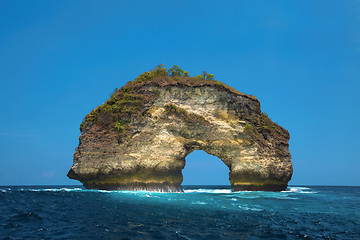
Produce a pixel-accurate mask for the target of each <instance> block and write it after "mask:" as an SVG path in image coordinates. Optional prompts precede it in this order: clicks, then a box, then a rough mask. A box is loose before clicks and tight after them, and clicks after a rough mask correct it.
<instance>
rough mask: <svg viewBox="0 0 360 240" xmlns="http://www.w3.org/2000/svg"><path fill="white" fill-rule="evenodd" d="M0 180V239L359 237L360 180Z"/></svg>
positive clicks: (207, 239) (208, 239)
mask: <svg viewBox="0 0 360 240" xmlns="http://www.w3.org/2000/svg"><path fill="white" fill-rule="evenodd" d="M184 189H185V192H184V193H157V192H135V191H101V190H85V189H84V188H83V187H81V186H16V187H14V186H9V187H0V213H1V214H0V239H206V240H210V239H360V187H330V186H290V187H288V189H287V190H286V191H283V192H234V193H232V192H231V191H230V187H229V186H184Z"/></svg>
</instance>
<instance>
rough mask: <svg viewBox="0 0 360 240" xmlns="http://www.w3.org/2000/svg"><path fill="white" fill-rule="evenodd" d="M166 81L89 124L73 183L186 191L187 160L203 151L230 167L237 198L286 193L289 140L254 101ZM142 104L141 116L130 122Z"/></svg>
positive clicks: (118, 96) (116, 98)
mask: <svg viewBox="0 0 360 240" xmlns="http://www.w3.org/2000/svg"><path fill="white" fill-rule="evenodd" d="M161 81H162V82H158V81H153V80H149V81H148V82H146V81H145V82H141V83H138V84H131V88H130V90H127V89H129V88H126V87H127V86H125V87H123V88H122V89H120V90H119V91H118V92H116V93H115V94H114V95H113V96H112V98H111V99H110V100H108V101H107V102H106V103H105V104H103V105H102V106H99V107H98V108H97V109H95V110H93V111H92V112H91V113H90V114H89V115H88V116H87V117H86V119H85V121H84V123H83V124H82V128H81V130H82V135H81V136H80V141H79V142H80V143H79V146H78V148H77V151H76V152H75V154H74V165H73V166H72V168H71V170H70V171H69V173H68V176H69V177H70V178H73V179H77V180H80V181H81V182H82V183H83V184H84V186H85V187H87V188H95V189H123V190H139V189H143V190H157V191H182V188H181V183H182V179H183V178H182V173H181V171H182V169H183V168H184V166H185V157H186V156H187V155H188V154H189V153H190V152H192V151H193V150H203V151H205V152H207V153H209V154H211V155H214V156H217V157H219V158H220V159H221V160H222V161H223V162H224V163H225V164H226V165H227V166H228V167H229V169H230V184H231V188H232V190H233V191H239V190H275V191H279V190H284V189H286V187H287V183H288V181H289V180H290V179H291V175H292V164H291V161H290V159H291V155H290V153H289V146H288V141H289V133H288V132H287V131H286V130H285V129H284V128H282V127H280V126H279V125H277V124H275V123H273V122H272V121H271V120H270V119H269V118H268V117H267V115H265V114H263V113H262V112H261V110H260V103H259V101H258V100H257V99H256V98H255V97H252V96H248V95H245V94H242V93H240V92H237V91H236V90H234V89H232V88H230V87H228V86H226V85H224V84H219V83H218V82H215V81H205V82H202V81H196V82H192V81H190V80H189V79H186V78H185V79H182V78H180V79H176V82H174V78H172V77H164V78H162V79H161ZM129 96H130V97H129ZM129 99H130V100H129ZM134 99H135V100H134ZM137 99H142V100H141V102H140V104H141V109H142V111H141V112H140V111H138V112H136V111H135V110H133V109H136V108H135V107H134V108H133V109H131V111H130V114H128V115H129V117H128V115H127V111H129V110H128V109H129V108H132V107H133V105H132V104H137V103H138V102H136V101H137ZM124 106H125V107H124ZM109 109H110V110H109ZM119 109H121V110H119ZM136 114H137V115H136ZM134 116H135V117H134ZM114 119H115V120H114ZM124 119H125V120H126V121H127V122H128V123H127V122H126V124H124V123H123V122H124V121H125V120H124ZM116 121H117V122H116ZM112 122H115V123H114V124H113V125H111V124H112ZM114 129H115V130H116V131H114Z"/></svg>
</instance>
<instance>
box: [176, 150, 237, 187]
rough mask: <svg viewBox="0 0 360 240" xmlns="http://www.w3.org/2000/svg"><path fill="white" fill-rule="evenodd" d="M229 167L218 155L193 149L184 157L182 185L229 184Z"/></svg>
mask: <svg viewBox="0 0 360 240" xmlns="http://www.w3.org/2000/svg"><path fill="white" fill-rule="evenodd" d="M229 172H230V169H229V167H228V166H226V165H225V163H224V162H223V161H222V160H221V159H220V158H218V157H216V156H213V155H211V154H208V153H206V152H205V151H203V150H195V151H193V152H191V153H190V154H188V155H187V156H186V158H185V167H184V169H183V170H182V175H183V182H182V185H183V186H184V185H229V186H230V181H229Z"/></svg>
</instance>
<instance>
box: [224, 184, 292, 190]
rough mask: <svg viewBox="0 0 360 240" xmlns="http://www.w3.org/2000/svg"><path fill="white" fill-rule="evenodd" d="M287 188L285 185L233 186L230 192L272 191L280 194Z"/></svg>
mask: <svg viewBox="0 0 360 240" xmlns="http://www.w3.org/2000/svg"><path fill="white" fill-rule="evenodd" d="M286 188H287V184H283V185H278V184H266V185H235V186H231V191H233V192H239V191H272V192H280V191H284V190H286Z"/></svg>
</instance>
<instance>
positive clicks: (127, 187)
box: [84, 183, 184, 192]
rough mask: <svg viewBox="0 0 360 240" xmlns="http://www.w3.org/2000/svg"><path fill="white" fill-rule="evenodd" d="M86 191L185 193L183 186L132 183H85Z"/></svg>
mask: <svg viewBox="0 0 360 240" xmlns="http://www.w3.org/2000/svg"><path fill="white" fill-rule="evenodd" d="M84 187H85V188H86V189H99V190H109V191H112V190H119V191H150V192H184V190H183V188H182V187H181V186H177V185H168V184H163V183H148V184H146V183H132V184H121V185H119V184H116V185H115V184H104V185H93V184H86V183H84Z"/></svg>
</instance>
